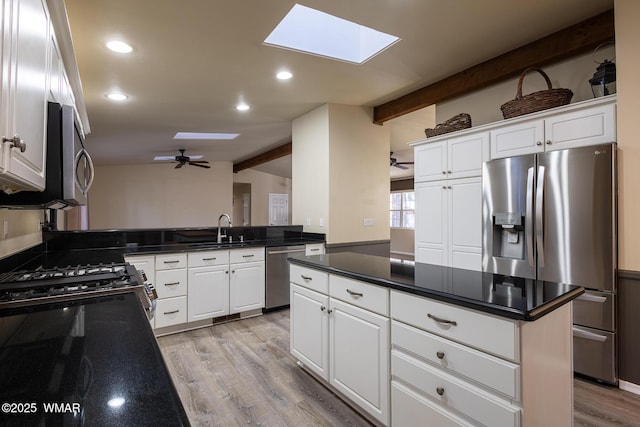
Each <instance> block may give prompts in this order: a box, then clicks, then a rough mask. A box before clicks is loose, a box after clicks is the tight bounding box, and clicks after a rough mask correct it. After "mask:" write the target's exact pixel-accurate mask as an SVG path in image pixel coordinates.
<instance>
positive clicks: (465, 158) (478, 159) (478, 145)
mask: <svg viewBox="0 0 640 427" xmlns="http://www.w3.org/2000/svg"><path fill="white" fill-rule="evenodd" d="M447 147H448V154H447V178H448V179H451V178H466V177H471V176H481V175H482V162H486V161H487V160H489V132H482V133H476V134H473V135H466V136H460V137H458V138H452V139H450V140H449V141H448V145H447Z"/></svg>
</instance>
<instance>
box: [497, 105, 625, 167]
mask: <svg viewBox="0 0 640 427" xmlns="http://www.w3.org/2000/svg"><path fill="white" fill-rule="evenodd" d="M615 100H616V98H615V97H613V96H612V97H607V98H599V99H595V100H592V101H585V102H581V103H577V104H575V105H569V106H566V107H561V108H558V109H554V110H553V111H552V112H549V111H544V112H541V113H537V114H535V115H533V117H527V118H524V117H523V118H516V119H512V120H510V123H511V124H507V125H502V126H497V125H496V124H494V126H495V127H494V128H493V129H491V130H490V134H491V158H492V159H498V158H502V157H511V156H519V155H523V154H534V153H541V152H543V151H551V150H562V149H565V148H576V147H584V146H587V145H595V144H606V143H610V142H615V141H616V104H615Z"/></svg>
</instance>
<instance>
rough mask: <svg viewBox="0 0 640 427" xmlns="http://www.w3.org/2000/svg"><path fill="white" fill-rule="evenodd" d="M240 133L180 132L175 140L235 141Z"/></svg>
mask: <svg viewBox="0 0 640 427" xmlns="http://www.w3.org/2000/svg"><path fill="white" fill-rule="evenodd" d="M238 135H240V134H239V133H210V132H209V133H207V132H178V133H176V134H175V136H174V137H173V139H235V138H237V137H238Z"/></svg>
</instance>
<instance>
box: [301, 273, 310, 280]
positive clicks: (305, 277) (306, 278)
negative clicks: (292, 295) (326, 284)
mask: <svg viewBox="0 0 640 427" xmlns="http://www.w3.org/2000/svg"><path fill="white" fill-rule="evenodd" d="M300 277H302V278H303V279H304V280H313V277H309V276H305V275H304V274H301V275H300Z"/></svg>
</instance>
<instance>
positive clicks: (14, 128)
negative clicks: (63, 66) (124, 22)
mask: <svg viewBox="0 0 640 427" xmlns="http://www.w3.org/2000/svg"><path fill="white" fill-rule="evenodd" d="M50 28H51V27H50V21H49V15H48V12H47V7H46V4H45V3H44V0H20V1H16V0H5V1H4V2H3V3H2V94H1V95H2V111H1V113H0V129H1V134H2V140H3V143H2V147H1V149H0V153H1V159H0V164H1V165H2V166H1V169H2V170H1V171H0V188H1V189H2V190H4V191H6V192H14V191H19V190H36V191H37V190H43V189H44V184H45V158H46V150H45V142H46V106H47V92H48V88H47V82H48V72H49V50H48V45H49V32H50Z"/></svg>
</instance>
